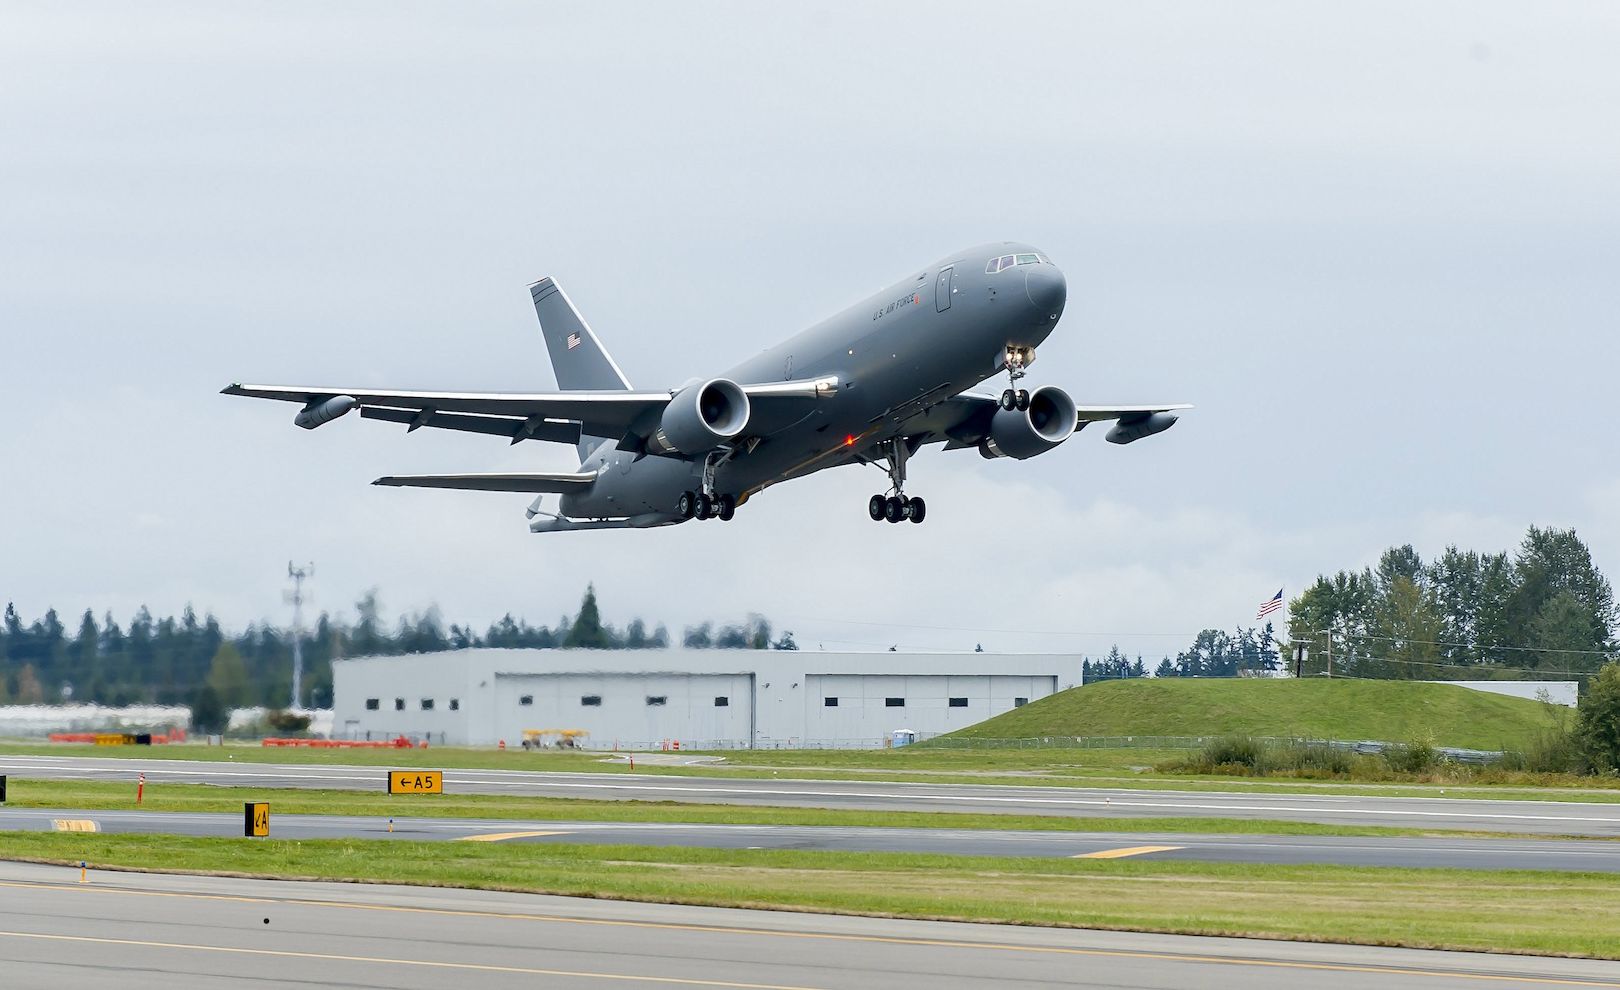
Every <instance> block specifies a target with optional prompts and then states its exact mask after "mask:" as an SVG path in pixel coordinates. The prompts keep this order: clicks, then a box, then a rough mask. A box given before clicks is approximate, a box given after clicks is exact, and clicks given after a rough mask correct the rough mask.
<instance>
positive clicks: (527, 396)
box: [222, 378, 838, 446]
mask: <svg viewBox="0 0 1620 990" xmlns="http://www.w3.org/2000/svg"><path fill="white" fill-rule="evenodd" d="M837 386H838V380H837V379H836V378H823V379H811V380H806V381H788V382H769V383H766V384H762V385H744V386H742V389H743V391H744V392H745V393H747V395H748V398H749V402H750V405H751V406H752V409H753V414H752V415H751V416H750V418H749V427H748V430H747V433H748V434H749V435H759V434H763V433H768V432H771V431H773V430H775V429H780V428H781V426H782V425H784V424H785V423H788V422H792V421H795V420H797V419H800V418H802V417H803V416H804V415H805V414H806V409H805V406H804V402H805V400H812V401H813V400H816V399H820V398H825V397H827V396H830V395H833V394H835V393H836V392H837ZM222 394H224V395H240V396H247V397H248V398H254V399H274V400H277V401H280V402H295V403H298V404H299V405H300V406H302V409H301V411H300V412H299V413H298V414H297V415H296V416H295V417H294V418H293V422H294V423H296V424H297V425H298V426H301V427H304V428H305V429H314V428H315V427H317V426H320V425H322V424H323V423H326V422H329V421H331V420H333V419H336V418H338V417H339V416H342V415H344V414H345V413H348V412H350V411H352V410H354V409H359V410H360V415H361V416H362V417H364V418H366V419H380V420H384V421H386V422H394V423H403V424H405V427H406V429H407V430H408V431H414V430H417V429H420V428H422V427H424V426H425V427H430V428H436V429H448V430H461V431H464V432H470V433H486V434H491V435H495V436H505V437H509V438H511V440H512V442H513V443H517V442H519V441H522V440H550V441H555V442H558V443H570V444H571V443H576V442H578V440H579V437H580V434H581V433H585V434H588V435H590V436H598V437H624V438H627V439H629V440H632V441H635V440H637V438H640V439H645V438H646V437H647V436H649V435H651V433H652V432H653V431H655V430H656V429H657V428H658V421H659V418H660V417H661V416H662V414H663V410H664V407H665V406H666V405H668V404H669V401H670V399H671V398H673V397H674V393H672V392H669V391H656V392H648V391H640V392H638V391H622V390H612V391H608V390H604V391H575V392H416V391H386V390H379V389H366V388H342V387H336V386H310V385H241V384H233V385H231V386H229V387H227V388H225V389H223V390H222ZM636 445H637V444H636V443H632V444H631V446H636ZM621 446H624V445H623V444H621Z"/></svg>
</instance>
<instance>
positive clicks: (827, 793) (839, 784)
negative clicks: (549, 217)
mask: <svg viewBox="0 0 1620 990" xmlns="http://www.w3.org/2000/svg"><path fill="white" fill-rule="evenodd" d="M138 772H139V773H145V774H146V779H147V780H148V781H149V782H152V783H154V784H156V783H159V782H162V781H171V782H176V783H198V784H218V785H225V786H233V787H254V786H257V787H266V788H277V787H312V788H332V789H346V790H347V789H352V790H375V791H381V790H382V788H383V779H384V774H385V768H382V767H356V766H316V765H307V764H303V765H300V764H273V763H247V762H240V763H232V762H224V763H221V762H210V761H202V760H165V759H155V760H140V759H129V758H122V757H120V758H112V757H95V756H83V757H78V756H0V773H3V774H8V775H10V776H12V777H14V778H17V779H27V778H34V779H56V780H119V781H126V782H132V781H133V779H134V777H135V774H136V773H138ZM445 789H446V790H447V791H450V792H456V793H463V794H516V795H526V796H533V797H562V798H589V799H594V800H614V801H638V800H639V801H686V802H698V803H709V804H744V805H777V806H786V807H814V808H846V809H862V810H869V811H957V812H975V813H980V814H1026V815H1060V816H1068V817H1088V818H1089V817H1103V818H1106V817H1129V818H1142V817H1153V818H1157V817H1199V818H1210V817H1217V818H1246V819H1271V820H1280V821H1304V822H1319V823H1323V824H1332V825H1387V826H1393V827H1398V828H1433V829H1450V830H1473V831H1497V832H1519V833H1526V834H1529V833H1542V834H1548V835H1583V836H1611V837H1620V803H1600V802H1592V803H1583V802H1574V801H1513V800H1476V799H1453V798H1444V797H1432V798H1430V797H1382V796H1368V795H1347V794H1337V793H1332V792H1325V793H1312V794H1267V793H1256V792H1232V791H1173V790H1147V789H1140V790H1138V789H1127V788H1098V787H1070V786H1029V785H1022V786H1020V785H1008V784H934V783H895V782H890V781H880V780H794V779H791V778H790V777H789V776H787V775H786V774H785V773H784V775H783V776H781V777H772V778H768V779H755V778H737V777H702V776H675V775H664V776H659V775H653V774H629V773H577V772H546V771H529V770H446V771H445Z"/></svg>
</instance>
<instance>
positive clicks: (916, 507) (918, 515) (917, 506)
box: [906, 498, 928, 523]
mask: <svg viewBox="0 0 1620 990" xmlns="http://www.w3.org/2000/svg"><path fill="white" fill-rule="evenodd" d="M906 515H907V516H909V517H910V518H911V521H912V522H914V523H920V522H922V521H923V517H924V516H926V515H928V503H927V502H924V501H923V500H922V499H920V498H908V499H906Z"/></svg>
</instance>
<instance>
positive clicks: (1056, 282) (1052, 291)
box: [1024, 265, 1069, 320]
mask: <svg viewBox="0 0 1620 990" xmlns="http://www.w3.org/2000/svg"><path fill="white" fill-rule="evenodd" d="M1026 267H1027V268H1028V271H1026V272H1025V274H1024V291H1025V293H1026V294H1028V296H1029V302H1030V305H1032V306H1034V307H1035V310H1036V312H1037V313H1039V314H1040V316H1041V319H1043V320H1056V319H1057V318H1058V317H1059V316H1060V315H1062V313H1063V304H1064V302H1065V301H1067V300H1068V298H1069V283H1068V281H1067V280H1066V279H1064V277H1063V272H1062V271H1061V270H1060V269H1059V268H1058V266H1056V265H1028V266H1026Z"/></svg>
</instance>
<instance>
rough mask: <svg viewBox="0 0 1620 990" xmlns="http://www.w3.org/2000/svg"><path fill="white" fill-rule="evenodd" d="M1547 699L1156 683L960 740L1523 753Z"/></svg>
mask: <svg viewBox="0 0 1620 990" xmlns="http://www.w3.org/2000/svg"><path fill="white" fill-rule="evenodd" d="M1548 724H1549V723H1548V716H1547V713H1546V711H1545V706H1543V705H1542V704H1541V702H1538V701H1529V700H1526V699H1523V698H1508V697H1504V696H1502V695H1496V694H1486V693H1484V692H1482V691H1472V690H1469V689H1468V688H1463V687H1457V686H1455V685H1452V684H1421V683H1413V682H1410V681H1351V680H1332V681H1330V680H1302V681H1297V680H1293V679H1275V680H1273V679H1258V678H1257V679H1252V680H1251V679H1238V680H1204V679H1198V678H1179V677H1176V678H1169V677H1167V678H1164V679H1162V680H1161V679H1157V678H1149V679H1132V680H1124V681H1103V682H1100V683H1097V684H1088V685H1086V686H1084V687H1078V688H1072V689H1070V690H1068V691H1060V692H1059V693H1057V694H1054V695H1052V696H1051V697H1047V698H1042V699H1041V700H1039V701H1036V702H1033V703H1031V704H1028V705H1025V706H1024V707H1023V708H1018V709H1015V710H1013V711H1010V712H1007V713H1006V714H1005V715H998V716H997V717H995V718H992V719H990V720H988V721H985V722H980V723H979V724H978V725H973V726H969V727H968V728H966V729H962V730H960V731H958V732H955V733H952V735H953V736H956V737H972V738H979V739H1027V738H1031V737H1038V736H1214V735H1253V736H1302V737H1309V738H1314V739H1350V740H1355V739H1378V740H1386V741H1391V742H1402V741H1406V740H1409V739H1415V738H1421V737H1432V738H1433V740H1434V742H1435V744H1436V745H1439V746H1458V747H1465V748H1470V749H1492V750H1494V749H1519V748H1522V747H1523V746H1525V745H1526V744H1527V743H1528V742H1529V741H1530V739H1531V738H1533V737H1534V736H1535V735H1536V733H1538V732H1540V731H1542V730H1543V729H1544V728H1545V727H1546V726H1547V725H1548Z"/></svg>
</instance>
